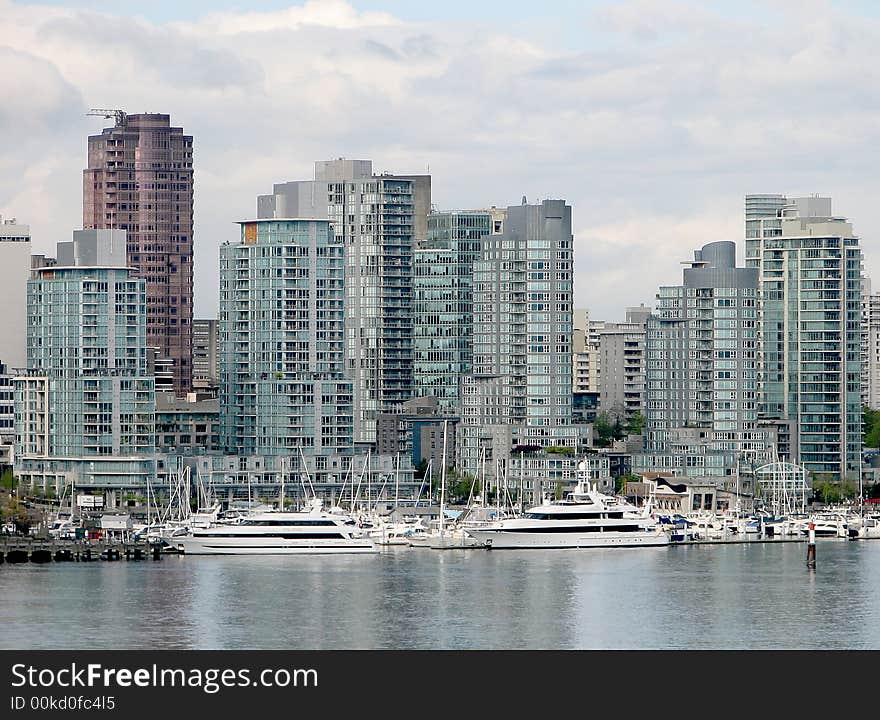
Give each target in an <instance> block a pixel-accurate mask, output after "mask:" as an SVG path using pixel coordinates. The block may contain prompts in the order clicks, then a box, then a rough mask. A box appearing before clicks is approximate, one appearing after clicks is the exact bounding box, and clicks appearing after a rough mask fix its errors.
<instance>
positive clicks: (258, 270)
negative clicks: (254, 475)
mask: <svg viewBox="0 0 880 720" xmlns="http://www.w3.org/2000/svg"><path fill="white" fill-rule="evenodd" d="M240 225H241V239H240V241H239V242H236V243H227V244H225V245H223V246H221V248H220V318H219V325H220V440H221V443H222V445H223V447H224V449H225V451H226V452H228V453H231V454H235V455H240V456H248V455H261V456H284V455H295V454H297V453H298V452H299V451H300V450H301V451H302V453H303V455H305V456H311V455H321V454H329V453H334V452H342V453H345V452H348V451H350V449H351V445H352V388H351V382H350V381H348V380H347V379H345V378H344V376H343V368H344V349H343V331H344V304H345V296H344V289H343V278H344V273H345V267H344V264H345V246H344V245H343V243H342V242H341V241H340V240H339V238H338V237H337V236H336V234H335V233H334V232H333V228H332V226H331V225H330V223H329V222H328V221H327V220H313V219H308V220H298V219H272V220H257V221H253V222H242V223H240Z"/></svg>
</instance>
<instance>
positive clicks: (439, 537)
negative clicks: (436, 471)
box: [409, 420, 483, 550]
mask: <svg viewBox="0 0 880 720" xmlns="http://www.w3.org/2000/svg"><path fill="white" fill-rule="evenodd" d="M448 424H449V422H448V421H447V420H444V421H443V467H442V468H441V470H440V518H439V520H438V521H437V523H436V525H434V523H433V522H432V523H431V524H432V527H430V528H429V529H428V530H426V531H424V532H417V533H413V534H412V535H411V536H410V537H409V544H410V547H422V548H431V549H432V550H449V549H453V548H471V547H481V546H482V545H483V543H481V542H479V541H478V540H477V539H476V538H475V537H474V536H473V535H470V534H469V533H468V532H467V531H466V530H465V529H464V528H460V527H448V526H447V524H446V518H445V516H446V433H447V429H448Z"/></svg>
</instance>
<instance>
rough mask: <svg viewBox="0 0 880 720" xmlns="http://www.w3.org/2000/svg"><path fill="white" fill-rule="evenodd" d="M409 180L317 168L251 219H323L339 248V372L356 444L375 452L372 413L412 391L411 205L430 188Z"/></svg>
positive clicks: (352, 168)
mask: <svg viewBox="0 0 880 720" xmlns="http://www.w3.org/2000/svg"><path fill="white" fill-rule="evenodd" d="M414 177H416V176H395V175H388V174H382V175H374V174H373V170H372V161H370V160H346V159H342V158H340V159H338V160H329V161H319V162H316V163H315V179H314V180H307V181H295V182H287V183H282V184H278V185H275V186H274V188H273V194H272V195H263V196H260V197H258V198H257V217H258V218H261V219H263V218H319V219H329V220H330V222H331V223H332V226H333V230H334V233H335V238H336V240H337V242H339V243H340V244H341V245H343V246H344V247H345V372H346V375H347V376H348V377H349V378H350V379H351V381H352V382H353V385H354V440H355V443H356V444H358V445H362V446H375V444H376V423H377V420H378V417H379V413H380V412H391V411H394V409H395V407H397V406H399V405H400V404H401V403H403V402H405V401H406V400H408V399H410V397H412V393H413V291H412V288H413V249H414V245H415V242H416V239H417V238H416V224H417V222H416V220H417V218H416V215H417V211H416V204H417V200H418V205H419V206H420V207H421V206H422V205H424V202H425V199H424V194H425V192H427V191H429V188H430V183H429V182H417V181H416V180H415V179H414ZM417 190H418V195H419V198H421V199H419V198H417V197H416V194H417ZM429 206H430V204H428V207H429Z"/></svg>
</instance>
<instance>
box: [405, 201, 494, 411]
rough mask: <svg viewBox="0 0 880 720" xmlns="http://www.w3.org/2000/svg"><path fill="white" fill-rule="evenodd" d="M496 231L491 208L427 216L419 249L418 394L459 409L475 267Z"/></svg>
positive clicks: (467, 365) (469, 348)
mask: <svg viewBox="0 0 880 720" xmlns="http://www.w3.org/2000/svg"><path fill="white" fill-rule="evenodd" d="M491 233H492V216H491V215H490V213H489V212H488V211H479V210H477V211H472V212H444V213H433V214H431V215H430V216H428V240H427V242H426V243H423V244H422V245H421V246H420V247H417V248H416V250H415V262H414V277H413V298H414V299H413V313H414V316H415V319H416V322H415V323H414V326H413V339H414V345H415V362H414V370H413V394H414V395H415V396H417V397H427V396H433V397H436V398H437V400H438V402H439V404H440V407H441V408H442V409H443V410H446V411H454V412H459V407H460V405H459V401H460V383H461V378H462V377H463V376H464V375H466V374H468V373H469V372H470V371H471V364H472V358H473V311H474V301H473V266H474V261H475V260H476V259H477V258H479V257H480V253H481V250H482V238H483V237H484V236H485V235H490V234H491Z"/></svg>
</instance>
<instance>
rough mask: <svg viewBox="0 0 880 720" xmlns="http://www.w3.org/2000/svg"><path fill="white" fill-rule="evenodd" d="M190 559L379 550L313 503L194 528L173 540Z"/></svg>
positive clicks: (352, 525) (343, 518)
mask: <svg viewBox="0 0 880 720" xmlns="http://www.w3.org/2000/svg"><path fill="white" fill-rule="evenodd" d="M170 542H171V543H172V544H173V546H174V547H176V548H177V549H178V550H180V551H181V552H183V553H185V554H187V555H319V554H341V553H372V552H377V548H376V546H375V544H374V543H373V541H372V540H370V538H368V537H366V536H365V535H364V534H363V531H362V530H361V529H360V528H358V526H357V523H356V522H355V521H354V520H353V519H351V518H349V517H347V516H344V515H339V514H337V513H329V512H326V511H324V510H323V509H322V503H321V500H320V499H315V500H313V501H312V503H311V504H310V505H309V507H308V508H307V509H306V510H305V511H304V512H277V511H270V512H256V513H250V514H247V515H244V516H243V517H239V518H236V519H235V520H234V521H232V522H222V521H219V522H216V523H211V524H210V525H209V526H208V527H193V528H192V529H191V530H190V532H189V533H188V534H186V535H184V536H182V537H175V538H173V539H172V540H171V541H170Z"/></svg>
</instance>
